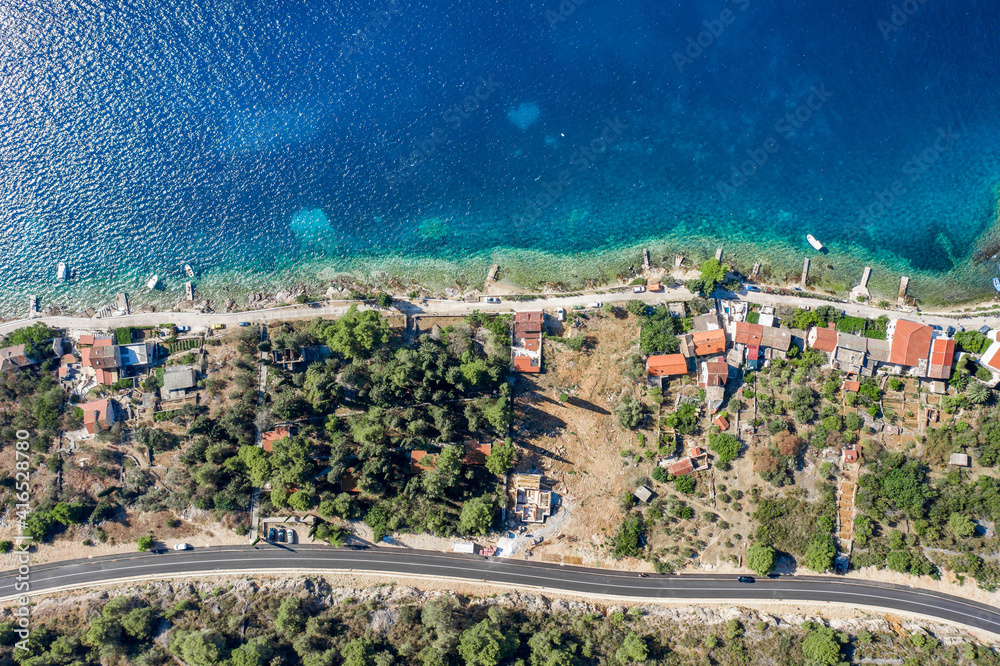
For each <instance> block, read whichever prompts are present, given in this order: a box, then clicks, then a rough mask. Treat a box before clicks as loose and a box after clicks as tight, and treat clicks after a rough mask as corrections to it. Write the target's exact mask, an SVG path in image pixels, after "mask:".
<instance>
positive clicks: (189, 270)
mask: <svg viewBox="0 0 1000 666" xmlns="http://www.w3.org/2000/svg"><path fill="white" fill-rule="evenodd" d="M184 274H185V275H187V276H188V277H189V278H193V277H194V269H193V268H191V264H184Z"/></svg>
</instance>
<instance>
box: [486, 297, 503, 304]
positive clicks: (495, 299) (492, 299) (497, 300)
mask: <svg viewBox="0 0 1000 666" xmlns="http://www.w3.org/2000/svg"><path fill="white" fill-rule="evenodd" d="M486 302H487V303H499V302H500V299H499V298H497V297H496V296H487V297H486Z"/></svg>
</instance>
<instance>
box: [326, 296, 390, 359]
mask: <svg viewBox="0 0 1000 666" xmlns="http://www.w3.org/2000/svg"><path fill="white" fill-rule="evenodd" d="M324 336H325V339H326V343H327V345H329V347H330V349H331V350H333V351H334V352H337V353H339V354H343V355H344V356H346V357H347V358H362V357H365V356H367V355H368V353H369V352H370V351H371V350H373V349H375V348H376V347H381V346H382V345H384V344H385V343H386V342H388V341H389V324H388V323H386V321H385V318H384V317H383V316H382V315H380V314H379V313H378V312H375V311H373V310H365V311H362V312H359V311H358V306H357V305H352V306H351V307H350V309H348V311H347V313H346V314H345V315H344V316H343V317H341V318H340V319H338V320H336V321H335V322H333V323H332V324H330V325H329V326H327V327H326V329H325V331H324Z"/></svg>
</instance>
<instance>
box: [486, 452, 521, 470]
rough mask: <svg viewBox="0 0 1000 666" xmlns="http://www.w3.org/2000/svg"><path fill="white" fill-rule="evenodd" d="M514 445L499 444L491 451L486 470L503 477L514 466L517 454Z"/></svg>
mask: <svg viewBox="0 0 1000 666" xmlns="http://www.w3.org/2000/svg"><path fill="white" fill-rule="evenodd" d="M516 453H517V452H516V450H515V449H514V445H513V444H498V445H496V446H494V447H493V448H492V449H491V450H490V455H489V456H488V457H487V458H486V469H488V470H489V471H490V472H492V473H493V474H496V475H497V476H503V475H504V474H506V473H507V472H509V471H510V470H511V468H512V467H513V466H514V456H515V454H516Z"/></svg>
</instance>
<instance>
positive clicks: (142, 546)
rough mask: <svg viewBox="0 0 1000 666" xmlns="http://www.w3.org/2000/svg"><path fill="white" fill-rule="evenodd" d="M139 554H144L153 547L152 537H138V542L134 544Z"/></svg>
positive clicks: (149, 535)
mask: <svg viewBox="0 0 1000 666" xmlns="http://www.w3.org/2000/svg"><path fill="white" fill-rule="evenodd" d="M136 545H137V546H138V549H139V552H140V553H145V552H146V551H147V550H149V549H150V548H152V547H153V535H152V534H146V535H145V536H141V537H139V541H138V542H137V543H136Z"/></svg>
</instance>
